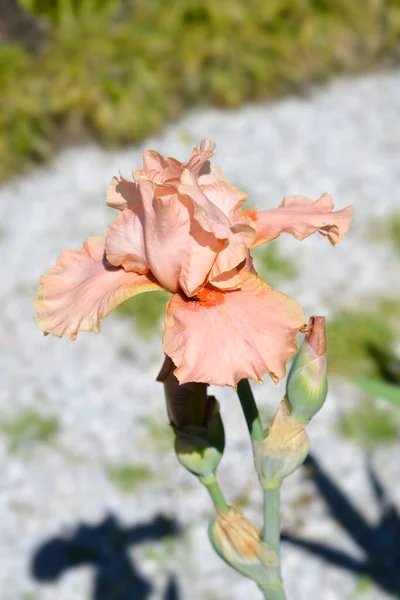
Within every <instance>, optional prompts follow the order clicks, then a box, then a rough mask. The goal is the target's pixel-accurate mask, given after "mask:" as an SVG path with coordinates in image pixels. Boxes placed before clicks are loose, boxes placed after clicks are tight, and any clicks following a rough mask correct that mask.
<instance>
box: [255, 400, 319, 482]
mask: <svg viewBox="0 0 400 600" xmlns="http://www.w3.org/2000/svg"><path fill="white" fill-rule="evenodd" d="M304 425H305V424H304V423H297V422H296V421H293V420H292V419H291V414H290V406H289V404H288V402H287V400H286V398H284V399H283V400H282V402H281V403H280V405H279V407H278V410H277V411H276V414H275V416H274V419H273V421H272V423H271V426H270V427H269V429H268V430H267V432H266V434H267V435H266V438H265V439H264V440H263V441H261V442H259V441H257V440H253V453H254V464H255V468H256V471H257V473H258V477H259V479H260V483H261V485H262V487H263V488H264V489H268V488H275V487H278V486H280V485H281V483H282V480H283V479H284V478H285V477H287V476H288V475H290V474H291V473H293V472H294V471H295V470H296V469H297V468H298V467H299V466H300V465H301V464H302V462H303V461H304V459H305V457H306V456H307V452H308V437H307V433H306V432H305V430H304Z"/></svg>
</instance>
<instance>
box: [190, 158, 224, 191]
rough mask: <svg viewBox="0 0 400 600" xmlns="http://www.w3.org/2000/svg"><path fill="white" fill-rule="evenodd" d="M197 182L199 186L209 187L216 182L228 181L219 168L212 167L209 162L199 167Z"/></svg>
mask: <svg viewBox="0 0 400 600" xmlns="http://www.w3.org/2000/svg"><path fill="white" fill-rule="evenodd" d="M197 181H198V182H199V185H200V186H202V185H210V184H211V183H216V182H217V181H228V178H227V176H226V175H225V173H224V172H223V171H222V169H221V168H220V167H218V166H217V165H214V164H213V163H211V162H210V161H209V160H208V161H207V162H205V163H204V165H203V166H202V167H201V169H200V172H199V176H198V179H197Z"/></svg>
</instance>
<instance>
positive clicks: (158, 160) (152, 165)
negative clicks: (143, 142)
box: [137, 150, 183, 183]
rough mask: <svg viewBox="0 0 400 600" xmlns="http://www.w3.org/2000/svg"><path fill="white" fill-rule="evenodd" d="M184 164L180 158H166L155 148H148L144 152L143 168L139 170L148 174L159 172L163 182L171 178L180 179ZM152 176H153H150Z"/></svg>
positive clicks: (142, 173)
mask: <svg viewBox="0 0 400 600" xmlns="http://www.w3.org/2000/svg"><path fill="white" fill-rule="evenodd" d="M182 171H183V166H182V163H181V162H179V160H176V159H175V158H170V157H169V158H164V157H163V156H162V155H161V154H160V153H159V152H156V151H155V150H147V151H146V152H143V169H140V170H139V171H137V172H138V173H140V174H141V175H146V173H147V174H149V173H151V172H153V173H159V175H160V177H159V181H158V182H157V183H163V182H164V181H167V180H169V179H179V177H180V176H181V175H182ZM149 178H151V177H149Z"/></svg>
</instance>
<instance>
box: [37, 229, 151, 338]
mask: <svg viewBox="0 0 400 600" xmlns="http://www.w3.org/2000/svg"><path fill="white" fill-rule="evenodd" d="M104 245H105V240H104V238H103V237H92V238H88V239H87V240H86V241H85V243H84V245H83V248H82V249H81V250H65V251H64V252H63V253H62V254H61V256H60V257H59V259H58V260H57V263H56V266H55V267H54V268H51V269H49V270H48V271H47V273H46V275H45V276H44V277H41V279H40V287H39V291H38V297H37V298H36V300H34V301H33V305H34V307H35V310H36V312H37V315H38V316H37V318H36V323H37V325H38V326H39V327H40V329H41V330H42V331H44V333H45V334H48V333H52V334H53V335H56V336H58V337H62V336H68V337H69V338H70V339H71V340H75V339H76V337H77V334H78V332H79V331H93V332H94V333H98V332H99V331H100V319H101V318H102V317H105V316H106V315H108V313H109V312H111V311H112V310H113V309H114V308H115V307H116V306H117V305H118V304H120V303H121V302H123V301H124V300H127V299H128V298H130V297H131V296H135V295H136V294H140V293H142V292H147V291H151V290H157V289H161V288H160V286H159V285H158V283H156V281H155V280H154V279H153V278H152V277H150V276H149V277H148V276H147V275H138V274H137V273H127V272H126V271H125V270H124V269H121V268H116V267H113V266H111V265H109V264H108V263H107V262H106V261H105V260H104Z"/></svg>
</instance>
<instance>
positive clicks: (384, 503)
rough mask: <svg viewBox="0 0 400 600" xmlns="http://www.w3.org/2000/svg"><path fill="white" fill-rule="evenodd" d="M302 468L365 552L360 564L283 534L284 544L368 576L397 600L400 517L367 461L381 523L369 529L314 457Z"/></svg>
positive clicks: (332, 551)
mask: <svg viewBox="0 0 400 600" xmlns="http://www.w3.org/2000/svg"><path fill="white" fill-rule="evenodd" d="M305 467H306V468H307V470H308V472H309V475H310V477H311V479H312V480H313V481H314V483H315V485H316V487H317V489H318V491H319V493H320V494H321V496H322V498H323V499H324V501H325V503H326V504H327V506H328V508H329V510H330V514H331V516H332V517H333V518H334V519H335V520H336V521H337V522H338V524H339V525H340V526H341V527H342V528H343V529H345V530H346V532H347V533H348V534H349V535H350V536H351V538H352V539H353V540H354V542H355V543H356V544H357V545H358V546H359V547H360V548H361V549H362V550H363V551H364V553H365V558H364V560H359V559H356V558H353V557H352V556H350V555H348V554H346V553H345V552H342V551H340V550H335V549H334V548H331V547H330V546H328V545H325V544H321V543H318V542H312V541H309V540H307V539H302V538H299V537H296V536H293V535H290V534H284V535H283V536H282V539H283V541H285V542H289V543H290V544H293V545H295V546H297V547H300V548H303V549H304V550H306V551H307V552H310V553H311V554H314V555H315V556H319V557H320V558H322V559H323V560H325V561H327V562H330V563H332V564H333V565H335V566H338V567H341V568H342V569H347V570H348V571H351V572H353V573H356V574H357V575H363V576H367V577H368V578H369V579H371V580H372V581H373V582H374V583H375V584H376V585H377V586H378V587H380V588H381V589H383V590H385V591H386V592H389V593H391V594H393V595H394V597H396V598H400V515H399V513H398V512H397V510H396V507H395V506H394V505H393V504H392V503H391V502H390V500H389V499H388V498H387V496H386V493H385V490H384V489H383V487H382V485H381V484H380V482H379V480H378V478H377V477H376V475H375V473H374V471H373V469H372V467H371V463H370V460H369V459H368V457H367V469H368V474H369V478H370V482H371V486H372V489H373V490H374V493H375V497H376V500H377V502H378V505H379V508H380V519H379V522H378V523H377V524H376V525H375V526H371V525H369V523H368V522H367V521H366V520H365V519H364V517H363V516H362V515H361V514H360V513H359V512H358V511H357V509H356V508H355V507H354V506H353V505H352V503H351V502H350V500H349V499H348V498H347V497H346V496H345V495H344V493H343V492H342V491H341V490H340V488H338V487H337V486H336V484H335V483H334V482H333V481H332V479H330V477H329V476H328V475H327V474H326V473H325V472H324V471H323V470H322V469H321V467H320V465H319V464H318V462H317V460H316V459H315V458H314V457H313V456H311V455H309V456H308V458H307V460H306V462H305Z"/></svg>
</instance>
